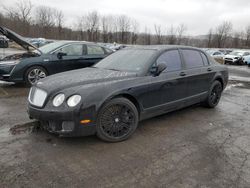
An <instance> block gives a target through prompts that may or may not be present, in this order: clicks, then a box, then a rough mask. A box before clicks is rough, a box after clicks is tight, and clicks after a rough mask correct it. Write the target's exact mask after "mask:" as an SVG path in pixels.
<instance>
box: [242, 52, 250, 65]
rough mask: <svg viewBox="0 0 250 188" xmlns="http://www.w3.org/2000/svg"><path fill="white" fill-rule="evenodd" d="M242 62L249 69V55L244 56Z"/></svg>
mask: <svg viewBox="0 0 250 188" xmlns="http://www.w3.org/2000/svg"><path fill="white" fill-rule="evenodd" d="M243 62H244V63H245V64H246V65H248V66H249V67H250V55H247V56H244V57H243Z"/></svg>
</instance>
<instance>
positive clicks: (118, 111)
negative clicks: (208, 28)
mask: <svg viewBox="0 0 250 188" xmlns="http://www.w3.org/2000/svg"><path fill="white" fill-rule="evenodd" d="M134 123H135V114H134V112H133V111H132V110H131V108H130V107H129V106H127V105H121V104H114V105H111V106H109V107H107V108H106V109H105V111H104V112H103V113H102V114H100V125H101V129H102V130H103V131H104V132H105V133H106V134H107V135H108V136H110V137H115V138H121V137H123V136H126V135H127V134H128V133H129V131H130V130H131V128H132V127H133V125H134Z"/></svg>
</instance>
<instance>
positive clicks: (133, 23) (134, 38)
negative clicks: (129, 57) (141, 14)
mask: <svg viewBox="0 0 250 188" xmlns="http://www.w3.org/2000/svg"><path fill="white" fill-rule="evenodd" d="M131 28H132V29H131V44H136V42H137V39H138V29H139V23H138V22H137V21H136V20H132V21H131Z"/></svg>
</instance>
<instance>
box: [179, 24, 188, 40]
mask: <svg viewBox="0 0 250 188" xmlns="http://www.w3.org/2000/svg"><path fill="white" fill-rule="evenodd" d="M176 30H177V44H178V45H180V44H181V42H182V37H183V34H184V33H185V31H186V30H187V27H186V26H185V25H184V24H180V25H179V26H178V27H177V29H176Z"/></svg>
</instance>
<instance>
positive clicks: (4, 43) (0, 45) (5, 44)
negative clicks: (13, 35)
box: [0, 35, 9, 48]
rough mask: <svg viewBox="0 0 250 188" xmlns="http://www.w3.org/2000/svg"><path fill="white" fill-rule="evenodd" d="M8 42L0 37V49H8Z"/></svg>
mask: <svg viewBox="0 0 250 188" xmlns="http://www.w3.org/2000/svg"><path fill="white" fill-rule="evenodd" d="M8 47H9V42H8V39H7V38H6V37H5V36H2V35H0V48H8Z"/></svg>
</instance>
